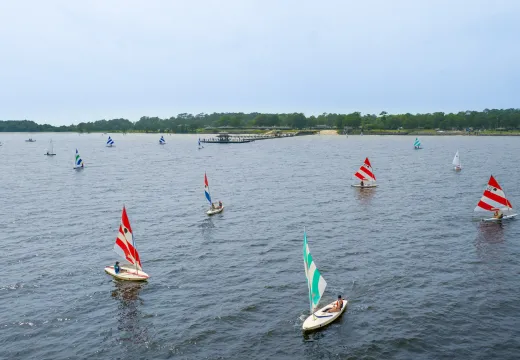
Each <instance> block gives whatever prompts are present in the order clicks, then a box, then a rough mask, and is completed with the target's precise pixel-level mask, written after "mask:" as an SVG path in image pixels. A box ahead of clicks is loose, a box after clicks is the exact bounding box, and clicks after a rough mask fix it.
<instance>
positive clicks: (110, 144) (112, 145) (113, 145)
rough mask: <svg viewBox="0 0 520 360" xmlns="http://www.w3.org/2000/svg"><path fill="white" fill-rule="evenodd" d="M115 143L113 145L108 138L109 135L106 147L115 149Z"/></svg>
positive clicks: (112, 141)
mask: <svg viewBox="0 0 520 360" xmlns="http://www.w3.org/2000/svg"><path fill="white" fill-rule="evenodd" d="M115 146H116V145H115V143H114V140H112V138H111V137H110V135H109V136H108V140H107V147H115Z"/></svg>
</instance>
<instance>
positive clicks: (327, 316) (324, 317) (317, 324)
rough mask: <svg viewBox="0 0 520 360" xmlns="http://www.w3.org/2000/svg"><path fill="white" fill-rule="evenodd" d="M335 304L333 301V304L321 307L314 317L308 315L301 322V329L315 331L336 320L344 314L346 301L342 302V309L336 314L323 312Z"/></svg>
mask: <svg viewBox="0 0 520 360" xmlns="http://www.w3.org/2000/svg"><path fill="white" fill-rule="evenodd" d="M335 303H336V301H334V302H332V303H330V304H328V305H326V306H324V307H322V308H321V309H319V310H317V311H315V312H314V315H310V316H309V317H308V318H307V319H306V320H305V321H304V322H303V325H302V329H303V330H304V331H309V330H316V329H319V328H322V327H324V326H327V325H328V324H330V323H332V322H333V321H335V320H336V319H338V318H339V317H340V316H341V315H342V314H343V313H344V312H345V309H346V308H347V304H348V301H347V300H345V299H344V300H343V307H342V308H341V310H340V311H338V312H334V313H328V312H325V311H326V310H328V309H330V308H332V307H333V306H334V304H335Z"/></svg>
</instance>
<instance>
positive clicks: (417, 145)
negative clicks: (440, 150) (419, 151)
mask: <svg viewBox="0 0 520 360" xmlns="http://www.w3.org/2000/svg"><path fill="white" fill-rule="evenodd" d="M413 147H415V148H420V147H421V142H420V141H419V139H418V138H415V141H414V143H413Z"/></svg>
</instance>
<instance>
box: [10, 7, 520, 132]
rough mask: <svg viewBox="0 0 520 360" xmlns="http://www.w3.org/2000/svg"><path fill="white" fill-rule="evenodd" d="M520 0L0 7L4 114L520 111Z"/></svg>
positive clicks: (71, 117)
mask: <svg viewBox="0 0 520 360" xmlns="http://www.w3.org/2000/svg"><path fill="white" fill-rule="evenodd" d="M519 18H520V1H518V0H471V1H469V0H363V1H359V0H337V1H336V0H320V1H318V0H314V1H307V0H219V1H213V0H189V1H182V0H165V1H162V0H146V1H142V0H84V1H70V0H45V1H41V0H32V1H31V0H17V1H7V0H6V1H0V119H2V120H7V119H16V120H19V119H30V120H34V121H36V122H38V123H49V124H53V125H68V124H72V123H74V124H76V123H79V122H82V121H95V120H99V119H112V118H120V117H123V118H127V119H129V120H131V121H137V120H138V119H139V118H140V117H141V116H159V117H170V116H175V115H177V114H179V113H184V112H187V113H193V114H198V113H201V112H205V113H212V112H225V111H228V112H254V111H257V112H277V113H281V112H303V113H305V114H306V115H308V116H309V115H318V114H322V113H350V112H354V111H361V112H362V113H375V114H379V113H380V112H381V111H383V110H385V111H387V112H389V113H406V112H410V113H417V112H421V113H422V112H434V111H444V112H457V111H465V110H483V109H485V108H489V109H492V108H517V107H520V106H519V102H520V96H519V94H520V43H519V41H520V40H519V39H520V21H518V19H519Z"/></svg>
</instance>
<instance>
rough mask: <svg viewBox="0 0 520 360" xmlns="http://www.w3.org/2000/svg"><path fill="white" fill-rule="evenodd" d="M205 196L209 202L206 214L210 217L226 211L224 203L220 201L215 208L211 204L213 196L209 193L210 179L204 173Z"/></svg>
mask: <svg viewBox="0 0 520 360" xmlns="http://www.w3.org/2000/svg"><path fill="white" fill-rule="evenodd" d="M204 195H205V196H206V200H208V202H209V210H208V211H206V214H208V215H214V214H218V213H220V212H222V210H224V205H222V202H220V201H219V205H217V206H215V204H213V203H212V202H211V195H210V193H209V183H208V177H207V176H206V173H204Z"/></svg>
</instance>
